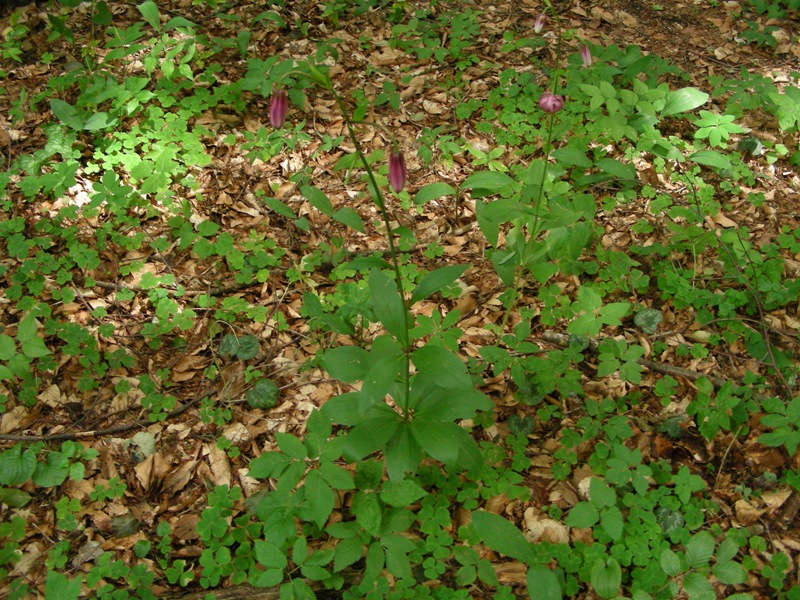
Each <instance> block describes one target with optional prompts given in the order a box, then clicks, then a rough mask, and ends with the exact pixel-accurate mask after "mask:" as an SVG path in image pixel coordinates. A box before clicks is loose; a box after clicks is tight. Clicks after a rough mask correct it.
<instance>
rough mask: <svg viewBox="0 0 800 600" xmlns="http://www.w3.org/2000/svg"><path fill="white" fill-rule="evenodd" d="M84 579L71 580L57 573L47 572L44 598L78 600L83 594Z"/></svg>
mask: <svg viewBox="0 0 800 600" xmlns="http://www.w3.org/2000/svg"><path fill="white" fill-rule="evenodd" d="M81 584H82V577H80V576H78V577H76V578H75V579H69V578H68V577H67V576H66V575H63V574H62V573H57V572H56V571H48V572H47V580H46V581H45V584H44V597H45V598H47V600H77V598H78V596H80V594H81Z"/></svg>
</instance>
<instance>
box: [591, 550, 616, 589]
mask: <svg viewBox="0 0 800 600" xmlns="http://www.w3.org/2000/svg"><path fill="white" fill-rule="evenodd" d="M589 581H590V582H591V584H592V587H593V588H594V591H595V592H597V594H598V595H599V596H600V597H601V598H615V597H616V596H617V595H618V594H619V587H620V586H621V585H622V568H621V567H620V565H619V562H617V560H616V559H615V558H600V559H598V560H596V561H595V563H594V564H593V565H592V571H591V573H590V575H589Z"/></svg>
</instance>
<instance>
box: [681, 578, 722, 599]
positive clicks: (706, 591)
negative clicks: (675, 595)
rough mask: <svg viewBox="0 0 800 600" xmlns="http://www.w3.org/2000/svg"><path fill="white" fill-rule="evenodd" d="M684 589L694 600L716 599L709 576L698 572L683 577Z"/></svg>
mask: <svg viewBox="0 0 800 600" xmlns="http://www.w3.org/2000/svg"><path fill="white" fill-rule="evenodd" d="M683 589H684V591H685V592H686V593H687V594H688V595H689V598H691V599H692V600H695V599H697V600H705V599H706V598H708V599H710V600H713V599H714V598H716V597H717V596H716V594H715V592H714V586H713V585H711V582H710V581H709V580H708V575H707V574H705V573H700V572H697V571H692V572H691V573H687V574H686V575H684V577H683Z"/></svg>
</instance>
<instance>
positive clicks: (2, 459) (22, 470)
mask: <svg viewBox="0 0 800 600" xmlns="http://www.w3.org/2000/svg"><path fill="white" fill-rule="evenodd" d="M35 469H36V454H34V453H33V450H25V451H24V452H23V451H22V446H21V445H20V444H17V445H16V446H14V447H13V448H10V449H9V450H5V451H4V452H0V485H22V484H23V483H25V482H26V481H28V479H30V478H31V475H33V472H34V470H35Z"/></svg>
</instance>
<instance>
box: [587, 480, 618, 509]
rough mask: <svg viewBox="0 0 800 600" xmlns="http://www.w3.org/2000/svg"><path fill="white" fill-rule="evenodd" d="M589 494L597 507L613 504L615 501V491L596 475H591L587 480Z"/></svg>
mask: <svg viewBox="0 0 800 600" xmlns="http://www.w3.org/2000/svg"><path fill="white" fill-rule="evenodd" d="M589 496H590V497H591V501H592V504H594V505H595V506H597V507H604V506H614V505H615V504H616V503H617V493H616V492H615V491H614V490H613V489H612V488H611V486H609V485H608V484H607V483H606V482H605V481H603V480H602V479H598V478H597V477H592V478H591V480H590V481H589Z"/></svg>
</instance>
